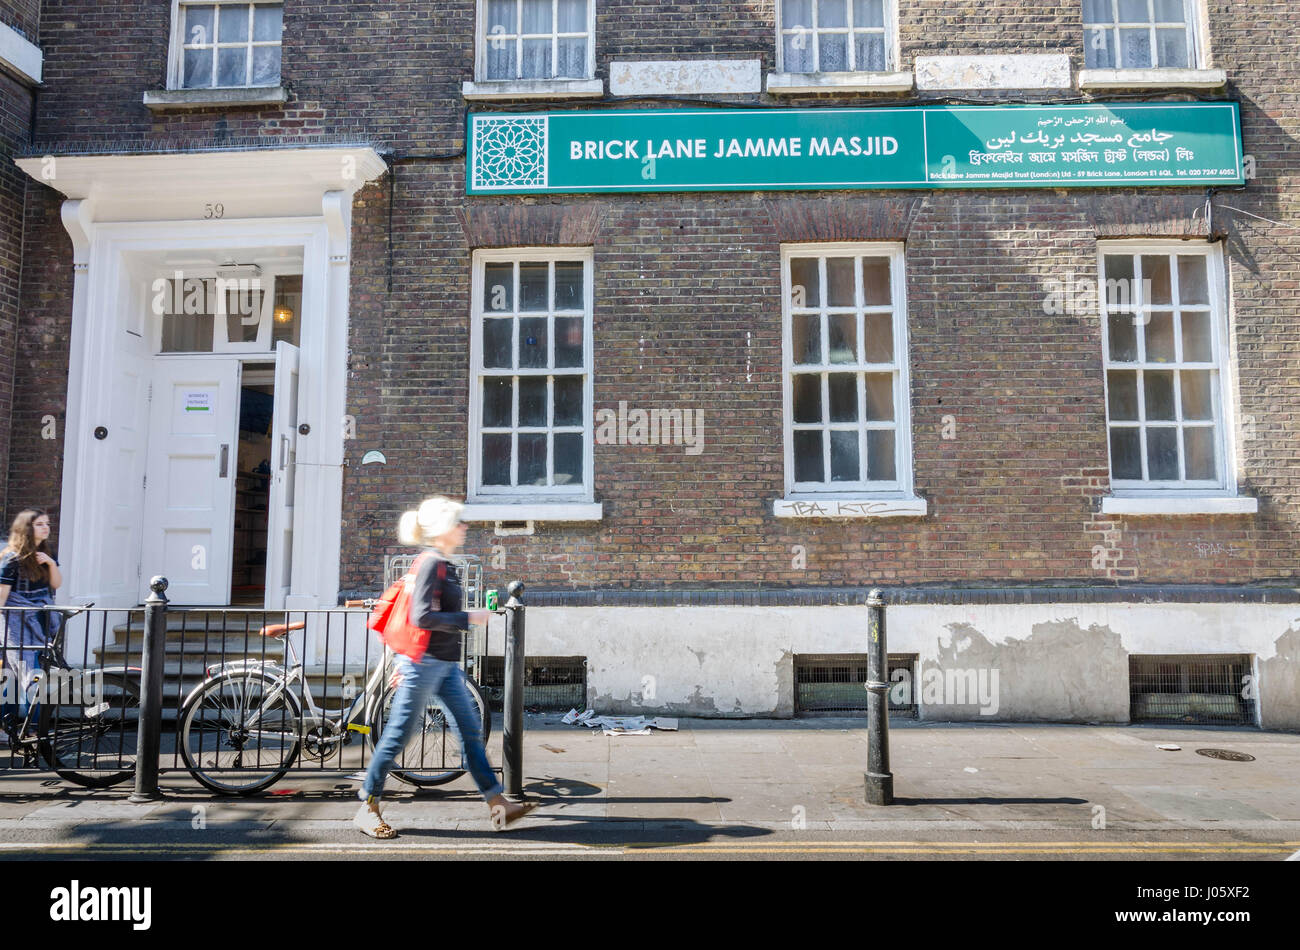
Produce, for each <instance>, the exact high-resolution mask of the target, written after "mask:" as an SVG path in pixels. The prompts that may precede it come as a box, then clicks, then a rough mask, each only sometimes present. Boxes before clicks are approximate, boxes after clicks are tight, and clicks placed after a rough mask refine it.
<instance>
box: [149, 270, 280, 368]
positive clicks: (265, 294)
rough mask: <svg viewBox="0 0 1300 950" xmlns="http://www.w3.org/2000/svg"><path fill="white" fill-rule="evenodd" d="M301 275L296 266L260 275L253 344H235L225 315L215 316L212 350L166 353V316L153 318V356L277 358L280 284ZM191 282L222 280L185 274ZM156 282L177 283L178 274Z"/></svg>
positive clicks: (199, 273) (160, 275)
mask: <svg viewBox="0 0 1300 950" xmlns="http://www.w3.org/2000/svg"><path fill="white" fill-rule="evenodd" d="M301 274H302V268H301V267H296V268H295V267H292V266H288V267H285V266H277V267H269V266H263V267H262V272H261V274H259V275H258V276H257V277H256V278H255V279H256V280H257V281H258V288H259V293H260V294H261V299H260V301H259V304H260V306H259V309H260V313H259V314H258V323H257V339H255V340H251V341H249V342H244V341H242V340H235V341H231V340H230V339H229V336H228V329H227V328H226V327H225V326H224V325H223V323H222V321H223V320H225V319H226V316H225V315H222V314H213V319H212V349H211V350H192V351H185V350H181V351H173V352H167V353H164V352H163V350H162V333H163V315H161V314H152V316H153V320H152V322H151V324H150V334H151V337H150V338H151V341H152V346H153V352H154V353H155V354H156V355H158V356H168V357H171V356H220V355H222V354H230V353H238V354H244V355H248V354H262V355H271V356H273V355H274V354H275V346H274V345H273V344H272V343H271V336H272V331H273V329H274V326H275V323H274V312H275V297H276V292H277V286H276V284H277V282H278V281H279V279H280V278H281V277H297V276H301ZM190 278H195V279H199V280H205V281H210V280H217V279H218V278H217V274H216V272H215V271H213V270H193V271H190V270H186V271H184V279H186V280H188V279H190ZM155 279H164V280H167V281H174V280H175V279H176V275H175V271H174V270H173V271H171V272H159V273H158V274H156V275H155ZM229 279H230V280H231V281H232V282H234V281H238V280H239V278H229ZM244 279H246V280H253V279H254V278H252V277H249V278H244ZM231 289H234V288H231ZM205 293H206V288H205ZM181 296H182V299H184V291H183V290H182V294H181ZM153 298H154V294H153V291H152V289H151V290H150V293H149V299H150V301H151V302H152V301H153ZM217 301H218V306H221V298H220V297H218V298H217ZM298 319H299V320H300V321H301V320H302V314H298Z"/></svg>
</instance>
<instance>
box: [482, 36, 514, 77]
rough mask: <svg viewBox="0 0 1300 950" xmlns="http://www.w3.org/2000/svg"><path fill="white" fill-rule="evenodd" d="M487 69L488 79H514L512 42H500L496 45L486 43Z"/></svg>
mask: <svg viewBox="0 0 1300 950" xmlns="http://www.w3.org/2000/svg"><path fill="white" fill-rule="evenodd" d="M487 69H488V72H487V75H488V79H514V78H515V41H514V40H502V41H500V42H498V43H494V42H492V41H489V42H488V51H487Z"/></svg>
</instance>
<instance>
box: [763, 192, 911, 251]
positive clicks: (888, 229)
mask: <svg viewBox="0 0 1300 950" xmlns="http://www.w3.org/2000/svg"><path fill="white" fill-rule="evenodd" d="M924 200H925V199H924V198H923V197H921V196H899V197H874V196H873V197H861V198H858V197H835V198H777V199H768V200H766V201H764V202H763V204H764V206H765V207H766V208H767V213H768V217H769V218H770V219H771V222H772V230H773V232H774V234H775V237H776V240H777V241H779V242H781V243H783V244H788V243H794V242H799V241H905V240H906V239H907V235H908V232H910V231H911V229H912V221H913V220H914V219H915V218H916V214H917V212H918V211H919V210H920V208H921V205H922V203H923V202H924Z"/></svg>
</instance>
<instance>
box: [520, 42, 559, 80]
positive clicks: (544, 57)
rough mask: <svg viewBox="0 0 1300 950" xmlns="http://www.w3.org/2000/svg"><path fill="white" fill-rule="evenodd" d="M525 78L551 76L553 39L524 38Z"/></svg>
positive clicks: (545, 77)
mask: <svg viewBox="0 0 1300 950" xmlns="http://www.w3.org/2000/svg"><path fill="white" fill-rule="evenodd" d="M522 72H523V78H524V79H550V78H551V75H552V74H551V41H550V40H524V62H523V70H522Z"/></svg>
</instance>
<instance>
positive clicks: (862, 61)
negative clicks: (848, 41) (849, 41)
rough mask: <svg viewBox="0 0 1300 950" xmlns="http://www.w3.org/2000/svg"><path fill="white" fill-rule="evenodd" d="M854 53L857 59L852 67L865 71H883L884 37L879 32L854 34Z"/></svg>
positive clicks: (884, 67) (884, 66)
mask: <svg viewBox="0 0 1300 950" xmlns="http://www.w3.org/2000/svg"><path fill="white" fill-rule="evenodd" d="M853 43H854V55H855V56H856V57H857V61H856V62H855V63H854V64H853V68H854V69H859V70H865V71H867V72H873V71H874V72H883V71H884V70H885V69H886V68H888V67H887V66H886V64H885V37H884V35H883V34H881V33H857V34H854V40H853Z"/></svg>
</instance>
